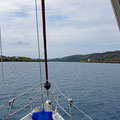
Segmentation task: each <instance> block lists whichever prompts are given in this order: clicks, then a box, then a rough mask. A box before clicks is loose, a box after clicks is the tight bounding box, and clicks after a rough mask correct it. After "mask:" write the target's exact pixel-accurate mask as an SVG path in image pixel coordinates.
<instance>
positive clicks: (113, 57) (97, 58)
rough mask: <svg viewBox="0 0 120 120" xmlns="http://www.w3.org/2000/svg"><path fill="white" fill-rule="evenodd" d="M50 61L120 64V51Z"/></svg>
mask: <svg viewBox="0 0 120 120" xmlns="http://www.w3.org/2000/svg"><path fill="white" fill-rule="evenodd" d="M50 61H56V62H57V61H61V62H102V63H120V51H113V52H104V53H93V54H86V55H72V56H66V57H63V58H55V59H51V60H50Z"/></svg>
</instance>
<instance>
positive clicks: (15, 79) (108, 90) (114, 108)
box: [0, 62, 120, 120]
mask: <svg viewBox="0 0 120 120" xmlns="http://www.w3.org/2000/svg"><path fill="white" fill-rule="evenodd" d="M48 68H49V69H48V73H49V81H50V82H51V83H56V84H57V87H58V88H59V89H60V90H61V91H62V92H63V93H64V94H65V95H66V96H67V97H68V98H72V99H73V103H74V104H75V105H76V106H77V107H79V108H80V109H81V110H83V111H84V112H85V113H86V114H88V115H89V116H90V117H92V118H93V120H120V64H109V63H107V64H106V63H79V62H49V63H48ZM41 70H42V79H43V81H44V82H45V72H44V71H45V66H44V63H41ZM38 83H40V71H39V64H38V63H36V62H28V63H27V62H16V63H15V62H14V63H13V62H10V63H7V62H6V63H4V82H3V79H2V76H1V66H0V86H1V87H0V105H3V103H4V102H6V101H9V100H10V99H11V98H13V97H15V96H17V95H19V94H21V93H23V92H25V91H26V90H29V89H31V88H32V87H34V86H35V85H37V84H38ZM38 91H39V90H38ZM32 95H33V96H34V92H33V94H32ZM28 96H29V95H28ZM28 96H27V95H26V96H23V98H21V99H20V100H18V101H15V102H14V105H13V108H12V109H13V111H14V110H15V109H18V108H19V105H22V104H23V103H24V102H27V98H28ZM28 100H29V99H28ZM39 100H40V99H38V101H36V102H35V103H34V104H33V107H36V106H39V105H40V104H41V103H40V101H39ZM65 102H66V101H65V99H64V98H62V97H60V100H59V103H60V104H61V105H62V107H64V108H65V109H66V110H67V109H68V104H67V102H66V103H65ZM8 106H9V105H8V104H6V105H5V106H4V108H0V119H2V118H3V116H4V115H5V114H6V113H9V107H8ZM29 112H30V106H29V107H26V108H25V109H24V110H21V111H20V112H19V113H17V114H15V115H14V116H13V117H12V118H11V120H18V119H20V118H21V117H23V116H24V115H26V114H27V113H29ZM59 112H60V113H61V114H62V116H63V117H64V118H66V120H68V117H67V115H66V114H64V113H63V112H62V110H60V109H59ZM72 115H73V118H74V119H75V120H89V119H88V118H86V117H85V116H84V115H83V114H82V113H80V114H79V112H78V111H76V110H75V109H74V108H72Z"/></svg>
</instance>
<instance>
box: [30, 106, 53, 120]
mask: <svg viewBox="0 0 120 120" xmlns="http://www.w3.org/2000/svg"><path fill="white" fill-rule="evenodd" d="M32 120H53V117H52V112H46V111H45V110H44V108H43V109H42V111H41V112H34V113H33V114H32Z"/></svg>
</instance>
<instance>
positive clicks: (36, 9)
mask: <svg viewBox="0 0 120 120" xmlns="http://www.w3.org/2000/svg"><path fill="white" fill-rule="evenodd" d="M35 13H36V15H35V16H36V29H37V42H38V56H39V70H40V82H41V93H42V91H43V89H42V74H41V62H40V58H41V57H40V40H39V27H38V25H39V24H38V8H37V0H35ZM41 100H42V104H44V103H43V94H42V95H41Z"/></svg>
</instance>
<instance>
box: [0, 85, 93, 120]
mask: <svg viewBox="0 0 120 120" xmlns="http://www.w3.org/2000/svg"><path fill="white" fill-rule="evenodd" d="M52 84H53V89H52V90H50V92H51V94H52V98H53V100H54V101H55V103H56V108H57V106H59V108H60V109H62V111H63V112H64V113H66V114H67V115H68V117H70V119H71V120H74V119H73V118H72V114H71V107H72V106H73V107H74V108H76V110H78V111H79V112H80V113H82V114H83V115H85V116H86V117H87V118H88V119H90V120H93V119H92V118H91V117H90V116H89V115H87V114H86V113H85V112H84V111H82V110H81V109H80V108H78V107H77V106H76V105H75V104H73V103H72V99H69V98H68V97H67V96H66V95H64V94H63V93H62V92H61V91H60V90H59V89H58V88H57V85H56V84H55V83H52ZM40 85H41V84H38V85H36V86H35V87H33V88H31V89H30V90H28V91H26V92H24V93H22V94H20V95H18V96H17V97H14V98H13V99H11V100H9V101H8V102H6V103H7V104H8V103H9V108H10V110H9V114H8V115H7V116H6V117H5V118H4V119H2V120H6V119H8V118H10V117H12V116H13V115H14V114H16V113H18V112H19V111H21V110H23V109H25V108H26V107H27V106H30V105H31V106H32V103H33V102H34V101H35V100H37V99H38V98H39V97H41V95H43V94H44V93H47V91H46V90H45V91H42V92H41V93H39V95H38V93H37V94H35V95H34V96H33V97H32V99H31V98H29V99H30V101H29V102H26V103H24V104H22V105H21V106H20V107H19V108H18V109H16V110H15V111H13V112H11V111H12V107H13V104H14V102H15V100H16V99H18V98H20V97H22V96H24V95H26V94H28V93H29V94H31V92H32V91H33V90H34V89H36V88H37V87H39V86H40ZM55 93H56V94H57V99H56V98H55V96H54V95H55ZM58 93H59V94H60V95H61V96H63V97H64V98H65V99H66V100H67V102H68V105H69V112H67V111H66V110H65V109H64V108H63V107H62V106H61V105H60V104H59V102H58ZM33 98H34V99H33ZM6 103H5V104H6ZM5 104H3V105H5ZM3 105H1V106H0V107H2V106H3ZM31 111H32V107H31Z"/></svg>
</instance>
